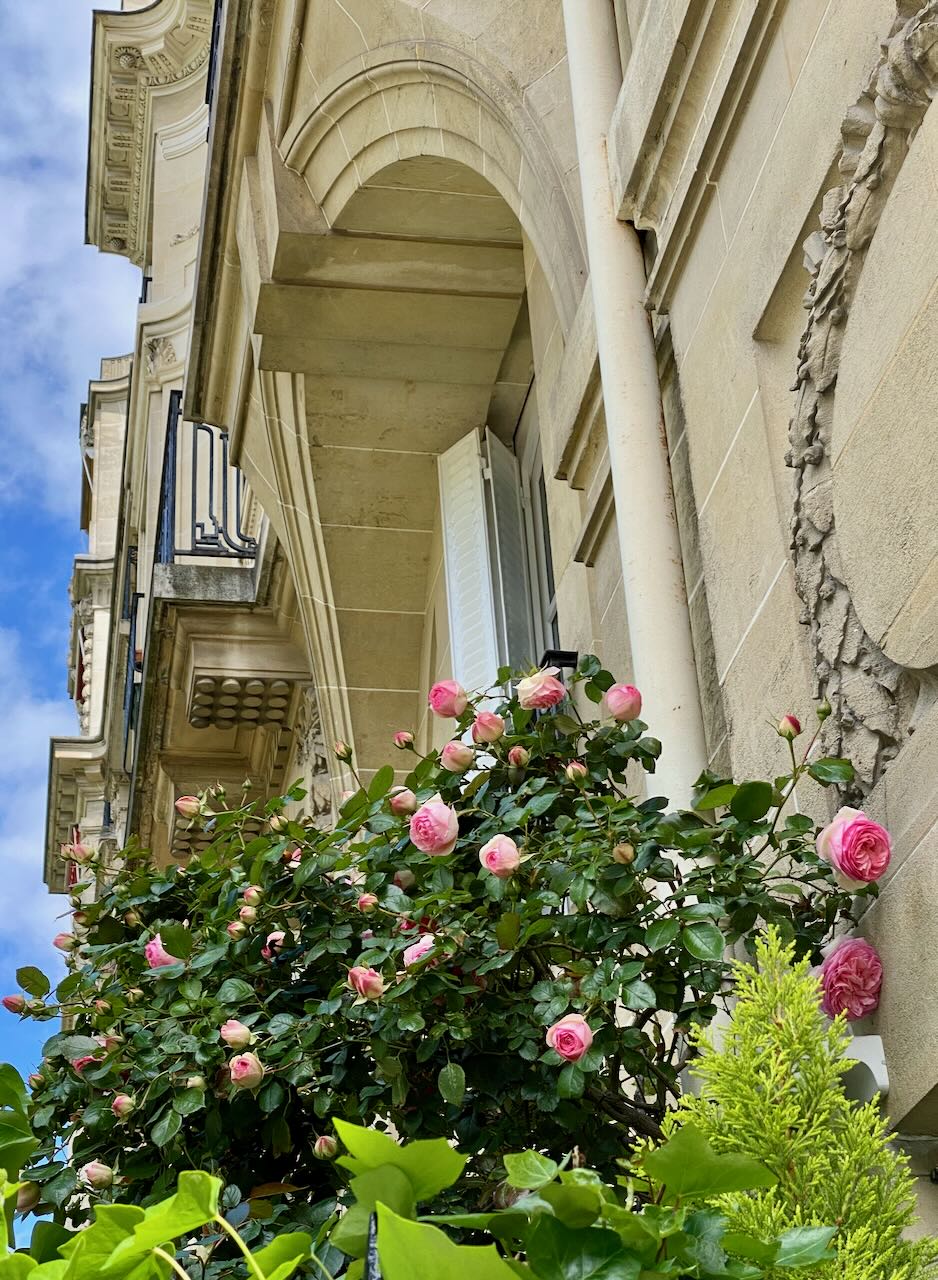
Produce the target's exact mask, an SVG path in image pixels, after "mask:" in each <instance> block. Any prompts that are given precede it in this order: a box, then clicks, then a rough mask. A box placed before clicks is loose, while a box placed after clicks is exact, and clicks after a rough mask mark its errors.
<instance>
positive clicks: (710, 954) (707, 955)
mask: <svg viewBox="0 0 938 1280" xmlns="http://www.w3.org/2000/svg"><path fill="white" fill-rule="evenodd" d="M681 942H682V944H683V945H684V948H685V949H686V950H687V951H689V952H690V953H691V955H692V956H695V957H696V958H697V959H698V960H722V959H723V952H724V951H725V949H726V939H725V938H724V937H723V934H722V933H721V932H720V930H719V929H718V928H717V927H716V925H715V924H710V923H708V922H707V921H706V920H694V921H693V922H692V923H691V924H689V925H686V926H685V927H684V928H683V929H682V930H681Z"/></svg>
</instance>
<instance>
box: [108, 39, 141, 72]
mask: <svg viewBox="0 0 938 1280" xmlns="http://www.w3.org/2000/svg"><path fill="white" fill-rule="evenodd" d="M114 61H115V62H116V63H117V65H118V66H119V67H123V69H124V70H125V71H136V70H137V68H138V67H142V66H143V54H142V53H141V52H140V50H139V49H135V48H134V47H133V46H132V45H121V46H120V47H119V48H117V49H115V50H114Z"/></svg>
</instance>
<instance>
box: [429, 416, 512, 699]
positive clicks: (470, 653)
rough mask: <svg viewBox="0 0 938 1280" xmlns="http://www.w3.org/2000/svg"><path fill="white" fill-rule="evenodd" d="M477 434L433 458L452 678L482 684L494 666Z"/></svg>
mask: <svg viewBox="0 0 938 1280" xmlns="http://www.w3.org/2000/svg"><path fill="white" fill-rule="evenodd" d="M481 450H482V439H481V433H480V432H478V431H472V432H470V433H469V435H467V436H463V438H462V439H461V440H459V441H457V443H456V444H454V445H453V446H452V448H451V449H447V450H446V452H445V453H442V454H440V456H439V458H438V459H437V464H438V471H439V478H440V512H441V517H442V528H443V556H444V564H445V569H446V598H447V604H448V607H449V635H450V651H451V654H452V660H453V677H454V679H456V680H458V681H459V683H460V684H462V685H464V686H465V688H467V689H485V688H487V687H488V686H489V685H490V684H491V683H492V682H493V681H494V679H495V675H496V672H497V671H498V667H499V665H500V663H499V653H498V636H497V630H496V625H495V606H494V591H493V582H492V570H491V559H490V553H489V538H488V530H487V519H486V507H487V503H486V494H485V487H484V483H483V478H482V451H481Z"/></svg>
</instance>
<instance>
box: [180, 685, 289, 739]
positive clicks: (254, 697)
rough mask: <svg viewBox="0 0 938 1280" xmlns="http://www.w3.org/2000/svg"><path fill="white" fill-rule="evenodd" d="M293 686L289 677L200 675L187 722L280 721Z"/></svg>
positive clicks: (221, 724)
mask: <svg viewBox="0 0 938 1280" xmlns="http://www.w3.org/2000/svg"><path fill="white" fill-rule="evenodd" d="M295 688H296V685H295V683H294V682H293V681H292V680H267V679H262V678H260V677H253V678H247V677H236V676H209V675H200V676H197V677H196V679H195V682H194V684H193V687H192V696H191V699H190V702H189V723H190V724H191V725H193V726H194V727H195V728H197V729H207V728H208V727H209V726H210V725H211V726H214V727H215V728H216V729H232V728H234V727H235V725H238V724H245V725H262V724H283V722H284V721H285V720H286V718H287V713H288V711H289V709H290V704H291V703H292V701H293V692H294V689H295Z"/></svg>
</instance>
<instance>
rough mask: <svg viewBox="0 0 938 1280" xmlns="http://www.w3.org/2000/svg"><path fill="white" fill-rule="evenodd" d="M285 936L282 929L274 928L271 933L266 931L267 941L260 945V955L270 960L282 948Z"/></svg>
mask: <svg viewBox="0 0 938 1280" xmlns="http://www.w3.org/2000/svg"><path fill="white" fill-rule="evenodd" d="M286 936H287V935H286V934H285V933H284V932H283V930H282V929H275V930H274V932H273V933H268V935H267V942H266V943H265V945H264V946H263V947H261V955H262V956H263V957H264V959H265V960H272V959H273V958H274V956H275V955H277V953H278V952H280V951H282V950H283V940H284V938H285V937H286Z"/></svg>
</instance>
